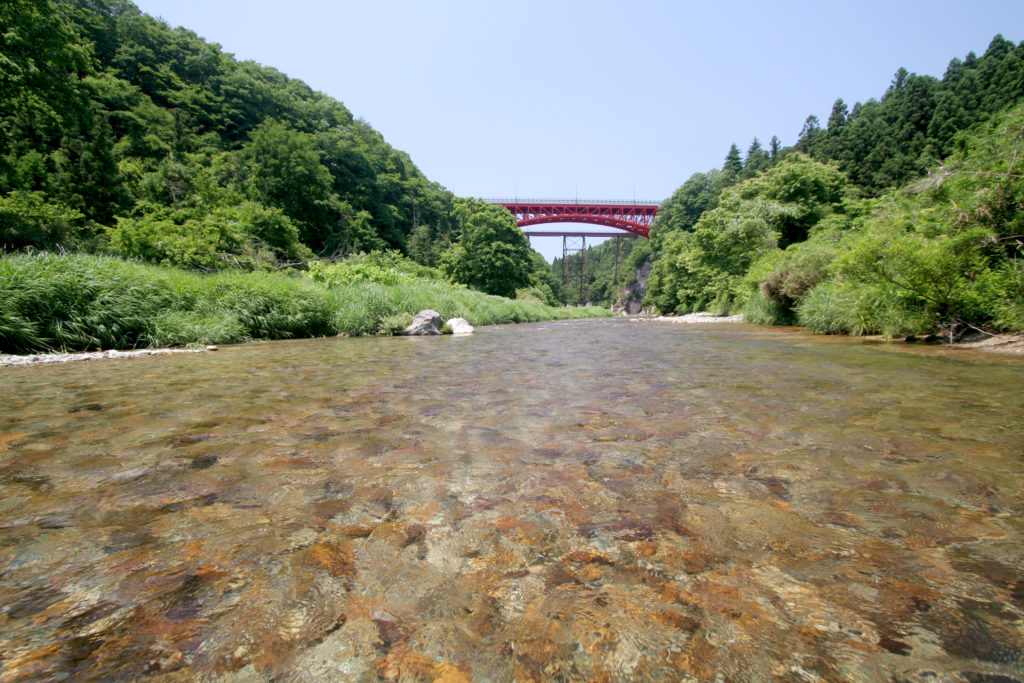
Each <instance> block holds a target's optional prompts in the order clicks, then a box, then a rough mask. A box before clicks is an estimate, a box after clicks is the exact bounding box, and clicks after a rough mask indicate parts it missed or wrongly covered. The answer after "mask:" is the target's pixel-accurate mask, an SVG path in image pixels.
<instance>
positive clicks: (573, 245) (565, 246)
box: [562, 235, 590, 304]
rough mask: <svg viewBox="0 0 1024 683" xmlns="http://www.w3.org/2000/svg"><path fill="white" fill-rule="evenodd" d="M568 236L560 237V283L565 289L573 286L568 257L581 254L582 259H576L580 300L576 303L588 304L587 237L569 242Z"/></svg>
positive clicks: (581, 236) (574, 238)
mask: <svg viewBox="0 0 1024 683" xmlns="http://www.w3.org/2000/svg"><path fill="white" fill-rule="evenodd" d="M569 238H570V235H562V275H563V279H562V282H563V284H564V285H565V286H566V287H569V285H570V284H573V279H574V278H573V273H571V272H570V268H569V257H570V256H572V255H573V254H578V253H580V252H581V251H582V252H583V258H582V259H576V260H577V261H580V279H579V282H580V289H579V293H580V299H582V301H578V302H577V303H587V304H589V303H590V264H589V263H588V262H587V236H586V235H580V236H578V237H573V238H572V240H571V241H570V239H569Z"/></svg>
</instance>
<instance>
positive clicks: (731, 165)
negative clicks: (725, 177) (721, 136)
mask: <svg viewBox="0 0 1024 683" xmlns="http://www.w3.org/2000/svg"><path fill="white" fill-rule="evenodd" d="M722 170H723V171H724V172H726V173H728V174H731V175H733V176H738V175H739V174H740V173H742V172H743V160H742V159H741V158H740V148H739V147H737V146H736V143H735V142H734V143H733V144H732V145H731V146H730V147H729V152H728V154H726V155H725V164H723V165H722Z"/></svg>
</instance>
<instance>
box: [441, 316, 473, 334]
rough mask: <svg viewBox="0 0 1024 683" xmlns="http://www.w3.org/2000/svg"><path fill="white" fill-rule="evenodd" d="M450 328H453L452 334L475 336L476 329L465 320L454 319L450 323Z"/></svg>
mask: <svg viewBox="0 0 1024 683" xmlns="http://www.w3.org/2000/svg"><path fill="white" fill-rule="evenodd" d="M448 327H450V328H452V334H455V335H459V334H473V333H474V332H476V328H474V327H473V326H472V325H470V324H469V321H468V320H466V319H465V318H452V319H451V320H449V321H448Z"/></svg>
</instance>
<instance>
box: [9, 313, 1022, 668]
mask: <svg viewBox="0 0 1024 683" xmlns="http://www.w3.org/2000/svg"><path fill="white" fill-rule="evenodd" d="M1022 387H1024V363H1020V362H1013V361H1010V360H1001V359H996V358H990V357H981V356H974V355H967V354H965V353H963V352H958V353H953V352H947V351H943V350H941V349H938V350H937V349H906V348H904V347H894V346H888V345H877V344H876V345H872V344H866V343H860V342H856V341H851V340H846V339H830V338H816V337H809V336H806V335H802V334H798V333H794V332H792V331H786V330H768V329H760V328H752V327H745V326H715V327H699V326H679V325H669V324H658V323H631V322H629V321H626V320H606V321H581V322H566V323H553V324H543V325H523V326H509V327H495V328H485V329H482V330H480V331H478V333H477V334H476V335H474V336H472V337H467V338H451V337H445V338H420V339H406V338H384V339H325V340H311V341H293V342H275V343H267V344H251V345H244V346H237V347H227V348H223V349H222V350H220V351H218V352H216V353H207V354H182V355H175V356H155V357H146V358H138V359H130V360H112V361H91V362H88V363H71V364H65V365H51V366H38V367H9V368H2V369H0V397H2V404H0V406H2V407H0V681H3V682H5V683H6V682H8V681H22V680H59V679H65V678H66V679H76V680H90V679H134V678H143V677H153V678H156V679H162V680H194V679H196V678H201V679H222V680H227V681H233V680H246V681H249V680H270V679H274V680H364V681H373V680H378V679H385V680H411V681H415V680H438V679H440V680H446V681H460V680H478V681H501V680H507V681H511V680H518V681H527V680H593V681H618V680H623V681H624V680H681V679H684V680H685V679H696V680H714V679H716V678H718V679H720V680H736V681H750V680H793V681H796V680H815V679H821V680H890V679H891V680H922V681H924V680H965V681H966V680H970V681H974V680H1012V679H1013V678H1018V679H1020V678H1024V621H1022V616H1024V517H1022V513H1024V400H1022V399H1024V392H1022ZM1000 675H1001V676H1004V677H1010V678H1007V679H1000V678H992V677H993V676H1000Z"/></svg>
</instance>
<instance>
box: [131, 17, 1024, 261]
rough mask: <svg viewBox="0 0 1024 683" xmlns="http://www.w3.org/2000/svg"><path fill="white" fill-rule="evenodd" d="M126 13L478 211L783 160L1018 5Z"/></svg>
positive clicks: (648, 194) (981, 45) (980, 37)
mask: <svg viewBox="0 0 1024 683" xmlns="http://www.w3.org/2000/svg"><path fill="white" fill-rule="evenodd" d="M136 4H137V5H138V6H139V7H140V9H142V10H143V11H144V12H146V13H148V14H151V15H153V16H157V17H161V18H163V19H164V20H165V21H166V22H167V23H169V24H170V25H171V26H185V27H186V28H189V29H191V30H193V31H195V32H196V33H198V34H199V35H200V36H202V37H204V38H206V39H207V40H209V41H211V42H215V43H219V44H220V45H221V46H222V47H223V49H224V50H225V51H227V52H230V53H232V54H234V55H235V56H236V57H237V58H239V59H251V60H254V61H256V62H259V63H261V64H263V65H266V66H272V67H275V68H277V69H279V70H280V71H282V72H284V73H286V74H287V75H289V76H291V77H294V78H299V79H302V80H303V81H305V82H306V83H308V84H309V85H310V86H312V87H313V88H315V89H317V90H320V91H322V92H325V93H327V94H329V95H331V96H333V97H335V98H336V99H338V100H340V101H342V102H344V103H345V105H346V106H347V107H348V108H349V109H350V110H351V111H352V113H353V114H354V115H355V116H357V117H361V118H363V119H365V120H366V121H368V122H369V123H370V124H371V125H372V126H373V127H374V128H376V129H377V130H378V131H380V132H381V133H382V134H383V135H384V138H385V139H386V140H387V141H388V142H389V143H391V144H392V145H393V146H394V147H397V148H398V149H402V150H404V151H406V152H408V153H409V155H410V156H411V157H412V159H413V161H414V162H415V163H416V164H417V166H419V168H420V169H421V170H422V171H423V172H424V174H426V176H427V177H428V178H430V179H431V180H434V181H437V182H439V183H440V184H442V185H444V186H445V187H447V188H448V189H449V190H452V191H453V192H455V193H456V194H458V195H461V196H478V197H512V196H518V197H520V198H524V197H549V198H553V197H561V198H574V197H578V198H580V199H585V198H587V199H589V198H601V199H632V198H633V197H636V198H637V199H648V200H662V199H664V198H666V197H668V196H669V195H670V194H671V193H672V192H673V190H675V188H677V187H678V186H679V185H681V184H682V183H683V182H684V181H685V180H686V179H687V178H688V177H689V176H690V175H691V174H692V173H695V172H698V171H706V170H708V169H709V168H712V167H721V165H722V162H723V160H724V157H725V154H726V152H727V151H728V149H729V145H730V144H732V143H736V144H737V145H738V146H739V147H740V149H741V150H742V151H743V152H745V151H746V149H747V147H749V145H750V143H751V141H752V140H753V139H754V137H757V138H758V139H759V140H760V141H761V143H762V145H763V146H765V147H767V146H768V141H769V140H770V139H771V137H772V136H773V135H777V136H778V137H779V139H780V140H781V141H782V143H783V144H784V145H790V144H793V143H794V142H795V141H796V139H797V136H798V134H799V132H800V128H801V127H802V125H803V123H804V120H805V119H806V118H807V116H808V115H809V114H815V115H817V116H818V117H819V118H820V119H821V121H822V124H823V125H824V122H825V121H826V120H827V119H828V114H829V112H830V111H831V108H832V103H833V102H834V101H835V99H836V98H837V97H842V98H843V99H844V100H845V101H846V102H847V104H848V105H849V106H851V107H852V105H853V104H854V103H855V102H857V101H865V100H867V99H869V98H879V97H881V96H882V94H883V93H884V91H885V88H886V87H887V86H888V84H889V82H890V81H891V80H892V76H893V74H894V73H895V71H896V70H897V69H898V68H899V67H901V66H902V67H904V68H906V69H907V70H908V71H911V72H916V73H918V74H930V75H934V76H936V77H941V76H942V75H943V73H944V72H945V70H946V66H947V65H948V63H949V61H950V59H952V58H953V57H960V58H961V59H962V58H963V57H964V56H966V54H967V53H968V52H970V51H974V52H976V53H978V54H981V53H983V52H984V51H985V49H986V48H987V47H988V44H989V42H990V41H991V39H992V38H993V36H995V35H996V34H1000V33H1001V34H1002V35H1003V36H1004V37H1005V38H1007V39H1009V40H1012V41H1014V42H1019V41H1020V40H1022V39H1024V1H1022V0H971V2H964V1H963V0H954V1H951V0H929V1H928V2H923V1H918V0H887V1H877V0H858V2H855V3H828V2H825V3H823V2H820V1H816V2H807V1H803V0H800V1H793V2H764V0H749V1H743V2H700V3H697V2H683V1H672V0H665V1H654V0H634V1H633V2H629V3H626V2H621V0H619V1H616V2H606V1H603V0H591V1H588V2H576V1H568V2H558V1H552V0H547V1H535V0H519V1H517V2H514V3H499V2H490V1H487V0H455V1H446V0H438V1H437V2H430V3H427V2H420V1H414V0H408V1H401V2H399V1H390V0H374V1H372V2H358V3H357V2H347V1H346V2H338V1H336V0H292V2H287V3H282V2H279V1H277V2H269V1H267V0H136ZM544 241H545V242H547V241H549V239H548V238H545V240H544ZM550 242H552V243H554V240H550ZM534 246H535V248H537V246H538V245H537V244H535V245H534ZM549 247H550V245H549ZM552 248H553V247H552ZM560 249H561V241H560V240H559V241H558V250H559V252H560ZM541 251H542V252H544V253H545V255H546V256H550V253H551V248H542V249H541Z"/></svg>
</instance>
